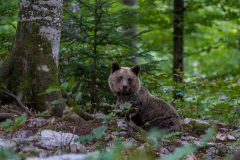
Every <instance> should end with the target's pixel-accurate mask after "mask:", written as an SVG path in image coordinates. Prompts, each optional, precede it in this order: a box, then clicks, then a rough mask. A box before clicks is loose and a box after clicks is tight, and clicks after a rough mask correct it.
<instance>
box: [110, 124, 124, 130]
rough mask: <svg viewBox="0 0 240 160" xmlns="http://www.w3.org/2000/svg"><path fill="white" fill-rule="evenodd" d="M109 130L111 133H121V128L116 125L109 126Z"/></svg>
mask: <svg viewBox="0 0 240 160" xmlns="http://www.w3.org/2000/svg"><path fill="white" fill-rule="evenodd" d="M110 130H111V132H113V131H117V132H122V130H121V128H120V127H118V126H116V125H114V126H111V127H110Z"/></svg>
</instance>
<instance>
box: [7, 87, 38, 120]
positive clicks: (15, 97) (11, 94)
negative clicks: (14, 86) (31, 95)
mask: <svg viewBox="0 0 240 160" xmlns="http://www.w3.org/2000/svg"><path fill="white" fill-rule="evenodd" d="M4 89H5V92H4V93H5V94H7V95H9V96H11V97H12V98H14V99H15V100H16V101H17V102H18V104H19V105H20V106H21V107H22V108H23V109H24V110H25V111H26V113H27V114H28V115H29V116H31V117H33V118H35V117H34V115H33V114H32V113H31V112H30V111H29V110H28V109H27V107H25V106H24V105H23V104H22V102H21V101H19V99H18V98H17V96H15V95H14V94H13V93H12V92H10V91H9V90H8V89H7V88H6V87H5V86H4Z"/></svg>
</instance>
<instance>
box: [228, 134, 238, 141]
mask: <svg viewBox="0 0 240 160" xmlns="http://www.w3.org/2000/svg"><path fill="white" fill-rule="evenodd" d="M227 138H228V140H229V141H236V138H235V137H233V136H232V135H230V134H229V135H227Z"/></svg>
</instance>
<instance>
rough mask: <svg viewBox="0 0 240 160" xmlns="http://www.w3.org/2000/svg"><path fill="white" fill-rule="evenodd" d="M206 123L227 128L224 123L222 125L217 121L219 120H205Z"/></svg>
mask: <svg viewBox="0 0 240 160" xmlns="http://www.w3.org/2000/svg"><path fill="white" fill-rule="evenodd" d="M205 121H206V122H208V123H210V124H212V123H215V124H217V125H221V126H223V127H224V126H227V125H226V124H225V123H222V122H221V121H219V120H205Z"/></svg>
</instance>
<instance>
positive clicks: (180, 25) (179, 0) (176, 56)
mask: <svg viewBox="0 0 240 160" xmlns="http://www.w3.org/2000/svg"><path fill="white" fill-rule="evenodd" d="M183 14H184V0H174V22H173V27H174V31H173V43H174V48H173V74H174V75H173V80H174V81H175V82H182V78H181V77H179V76H177V75H176V74H178V73H177V71H176V70H178V69H179V70H180V72H183V44H184V41H183V35H184V16H183ZM174 97H175V98H176V99H178V98H181V97H176V96H174Z"/></svg>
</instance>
